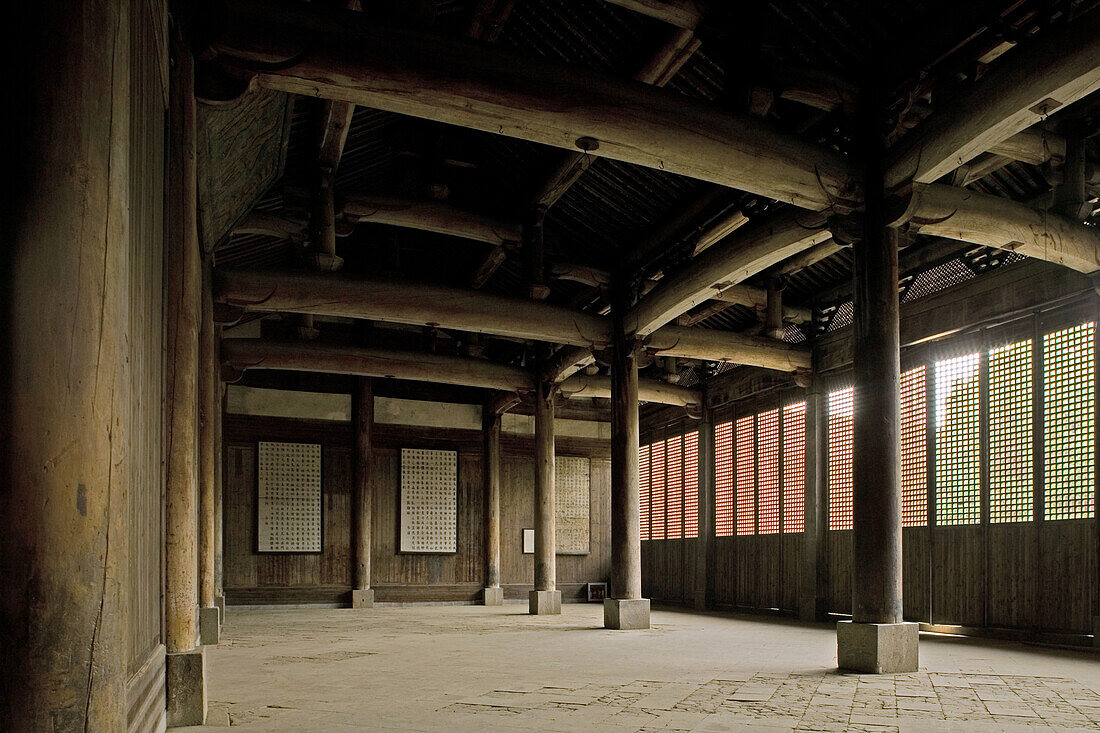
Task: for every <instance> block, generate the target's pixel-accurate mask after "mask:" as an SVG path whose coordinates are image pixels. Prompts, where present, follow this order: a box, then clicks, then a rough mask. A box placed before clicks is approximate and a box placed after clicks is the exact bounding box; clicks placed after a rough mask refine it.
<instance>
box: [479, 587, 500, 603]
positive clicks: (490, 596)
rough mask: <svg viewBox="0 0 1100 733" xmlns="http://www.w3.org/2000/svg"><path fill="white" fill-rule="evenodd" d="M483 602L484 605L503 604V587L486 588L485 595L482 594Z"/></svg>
mask: <svg viewBox="0 0 1100 733" xmlns="http://www.w3.org/2000/svg"><path fill="white" fill-rule="evenodd" d="M483 602H484V604H485V605H486V606H503V605H504V589H503V588H500V587H497V588H486V589H485V595H484V596H483Z"/></svg>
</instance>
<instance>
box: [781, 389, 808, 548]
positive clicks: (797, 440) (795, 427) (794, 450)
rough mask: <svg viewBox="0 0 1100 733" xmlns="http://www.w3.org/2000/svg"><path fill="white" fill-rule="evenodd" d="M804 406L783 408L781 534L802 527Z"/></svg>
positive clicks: (804, 451)
mask: <svg viewBox="0 0 1100 733" xmlns="http://www.w3.org/2000/svg"><path fill="white" fill-rule="evenodd" d="M805 502H806V403H805V402H796V403H795V404H793V405H787V406H786V407H784V408H783V532H784V533H787V532H802V531H803V530H804V529H805V528H806V507H805Z"/></svg>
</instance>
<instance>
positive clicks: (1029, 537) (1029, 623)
mask: <svg viewBox="0 0 1100 733" xmlns="http://www.w3.org/2000/svg"><path fill="white" fill-rule="evenodd" d="M986 536H987V538H988V539H987V542H988V548H989V551H988V554H987V559H986V562H987V565H988V575H987V576H986V593H987V594H988V601H987V607H986V608H987V612H986V613H987V616H986V622H987V623H988V624H989V625H990V626H994V627H999V628H1007V629H1027V628H1033V627H1034V626H1035V619H1036V610H1037V609H1036V602H1037V601H1038V598H1037V597H1036V595H1035V593H1036V571H1037V570H1038V565H1037V560H1038V553H1037V552H1036V550H1037V549H1038V541H1039V538H1038V534H1037V528H1036V526H1035V524H1034V523H1031V522H1019V523H1012V524H991V525H989V528H988V530H987V535H986Z"/></svg>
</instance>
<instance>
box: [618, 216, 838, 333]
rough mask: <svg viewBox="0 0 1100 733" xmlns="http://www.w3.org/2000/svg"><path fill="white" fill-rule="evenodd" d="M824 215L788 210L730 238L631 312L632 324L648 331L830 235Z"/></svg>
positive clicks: (633, 327)
mask: <svg viewBox="0 0 1100 733" xmlns="http://www.w3.org/2000/svg"><path fill="white" fill-rule="evenodd" d="M824 226H825V220H824V217H821V216H813V215H810V216H807V215H805V214H798V213H789V214H787V215H785V216H782V217H779V218H777V219H776V220H774V221H771V222H768V223H765V224H761V225H758V226H752V227H748V228H745V229H743V230H741V232H738V233H737V234H735V235H733V236H730V237H727V238H726V239H725V240H723V241H722V243H721V244H718V245H716V246H714V247H711V248H710V249H708V250H707V251H706V252H704V253H702V254H701V255H699V256H698V257H696V258H695V259H694V260H692V261H691V262H690V263H689V264H688V265H687V267H685V268H684V269H683V270H682V271H681V272H679V273H678V274H676V275H675V276H673V277H670V278H665V279H663V280H661V282H660V283H658V285H657V287H656V288H654V289H653V291H652V292H650V293H649V294H648V295H646V296H645V297H644V298H642V299H641V301H639V302H638V304H637V305H635V306H634V309H633V310H632V311H631V313H630V314H629V317H628V320H627V323H628V325H629V326H630V327H631V328H632V329H633V330H634V332H635V333H637V334H639V335H641V336H645V335H647V334H650V333H653V332H654V331H655V330H657V329H658V328H660V327H661V326H663V325H664V324H666V323H669V322H670V321H672V320H674V319H675V318H677V317H678V316H680V315H681V314H683V313H686V312H687V311H689V310H690V309H692V308H694V307H695V306H697V305H699V304H701V303H704V302H706V301H708V300H710V299H712V298H714V297H716V296H717V295H718V293H720V292H721V291H722V290H723V289H725V288H727V287H729V286H730V285H736V284H738V283H741V282H744V281H745V280H747V279H748V278H750V277H752V276H753V275H755V274H757V273H760V272H763V271H764V270H766V269H768V268H769V267H771V266H773V265H776V264H778V263H779V262H782V261H783V260H785V259H787V258H788V257H791V256H792V255H794V254H797V253H799V252H801V251H803V250H805V249H808V248H810V247H812V246H814V245H816V244H820V243H821V242H823V241H825V240H826V239H828V238H829V236H830V235H829V232H828V231H827V230H825V229H824Z"/></svg>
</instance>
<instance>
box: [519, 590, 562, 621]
mask: <svg viewBox="0 0 1100 733" xmlns="http://www.w3.org/2000/svg"><path fill="white" fill-rule="evenodd" d="M527 598H528V603H529V611H530V612H531V614H533V615H535V616H548V615H551V614H560V613H561V591H560V590H533V591H531V593H530V594H529V595H528V596H527Z"/></svg>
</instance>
